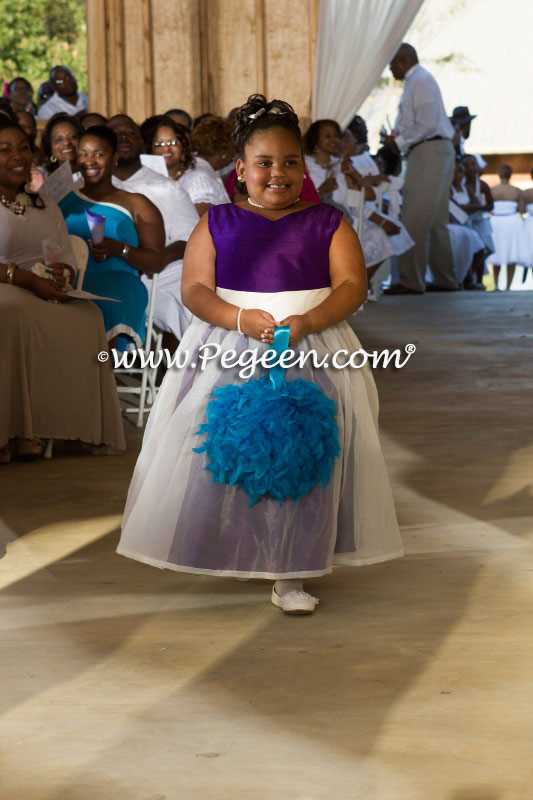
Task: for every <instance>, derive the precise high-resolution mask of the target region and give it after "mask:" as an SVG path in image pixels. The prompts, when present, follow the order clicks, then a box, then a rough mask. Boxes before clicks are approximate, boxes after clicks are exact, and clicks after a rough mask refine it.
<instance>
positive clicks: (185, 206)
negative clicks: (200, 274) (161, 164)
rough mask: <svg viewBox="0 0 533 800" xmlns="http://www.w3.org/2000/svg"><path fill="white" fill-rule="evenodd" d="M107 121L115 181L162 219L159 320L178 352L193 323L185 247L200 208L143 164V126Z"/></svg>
mask: <svg viewBox="0 0 533 800" xmlns="http://www.w3.org/2000/svg"><path fill="white" fill-rule="evenodd" d="M107 124H108V126H109V127H110V128H111V129H112V130H114V131H115V133H116V135H117V139H118V164H117V166H116V168H115V169H114V171H113V185H114V186H116V187H117V188H118V189H124V190H125V191H127V192H135V193H137V194H143V195H145V197H147V198H148V199H149V200H151V201H152V203H153V204H154V205H155V206H157V208H158V209H159V211H160V212H161V216H162V217H163V222H164V224H165V236H166V247H165V264H166V266H165V268H164V269H163V271H162V272H160V273H159V276H158V281H157V295H156V301H155V311H154V322H155V324H156V325H157V326H158V327H159V328H161V329H162V330H163V331H164V332H165V334H164V336H163V346H164V347H167V348H168V349H169V350H170V351H172V352H173V351H174V350H175V349H176V347H177V345H178V342H179V340H180V339H181V338H182V336H183V334H184V332H185V330H186V328H188V326H189V325H190V324H191V321H192V314H191V312H190V311H189V310H188V309H187V308H185V306H184V305H183V303H182V301H181V272H182V268H183V254H184V253H185V246H186V244H187V240H188V239H189V236H190V235H191V233H192V231H193V230H194V228H195V226H196V224H197V222H198V220H199V216H198V212H197V211H196V209H195V207H194V205H193V203H192V201H191V199H190V198H189V196H188V194H187V193H186V192H185V191H184V189H182V187H181V186H180V185H179V183H178V182H176V181H173V180H172V179H171V178H165V176H164V175H160V174H159V173H157V172H154V170H152V169H149V168H148V167H144V166H143V165H142V164H141V153H142V152H143V149H144V148H143V141H142V138H141V133H140V130H139V127H138V126H137V125H136V124H135V122H134V121H133V120H132V119H131V118H130V117H128V116H126V115H125V114H117V115H116V116H114V117H111V119H110V120H109V122H108V123H107ZM142 280H143V282H144V283H145V285H146V287H147V289H148V291H150V290H151V286H152V281H151V280H150V279H149V278H147V277H146V276H142Z"/></svg>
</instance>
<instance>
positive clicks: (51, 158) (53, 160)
mask: <svg viewBox="0 0 533 800" xmlns="http://www.w3.org/2000/svg"><path fill="white" fill-rule="evenodd" d="M50 161H51V162H52V164H55V163H56V162H57V156H50Z"/></svg>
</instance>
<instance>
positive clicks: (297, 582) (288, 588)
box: [274, 578, 303, 597]
mask: <svg viewBox="0 0 533 800" xmlns="http://www.w3.org/2000/svg"><path fill="white" fill-rule="evenodd" d="M302 584H303V581H302V579H301V578H292V579H290V580H283V581H276V582H275V584H274V591H275V592H276V594H277V595H278V597H282V596H283V595H284V594H287V592H292V590H293V589H299V590H300V591H302V589H303V586H302Z"/></svg>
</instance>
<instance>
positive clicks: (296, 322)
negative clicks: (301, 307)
mask: <svg viewBox="0 0 533 800" xmlns="http://www.w3.org/2000/svg"><path fill="white" fill-rule="evenodd" d="M282 325H289V327H290V329H291V333H290V336H289V345H291V344H296V343H297V342H299V341H300V339H303V338H304V336H307V335H308V334H309V333H310V332H311V331H310V329H309V323H308V322H307V318H306V316H305V314H292V316H290V317H285V319H282V320H281V322H279V323H278V326H277V327H280V326H282Z"/></svg>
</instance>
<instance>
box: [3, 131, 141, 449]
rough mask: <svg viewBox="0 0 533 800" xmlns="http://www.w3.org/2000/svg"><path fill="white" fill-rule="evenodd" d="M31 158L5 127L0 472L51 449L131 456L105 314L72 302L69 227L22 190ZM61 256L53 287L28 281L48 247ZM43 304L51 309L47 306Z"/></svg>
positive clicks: (50, 206) (47, 204) (19, 134)
mask: <svg viewBox="0 0 533 800" xmlns="http://www.w3.org/2000/svg"><path fill="white" fill-rule="evenodd" d="M31 165H32V151H31V148H30V145H29V142H28V140H27V138H26V135H25V134H24V132H23V131H22V129H21V128H19V127H18V125H15V124H13V123H10V122H9V121H7V124H4V122H3V121H2V122H1V123H0V196H1V197H2V202H1V203H0V339H1V341H2V347H1V348H0V375H1V376H2V379H1V380H0V463H7V462H8V461H10V460H11V458H12V457H13V456H17V455H18V456H20V457H23V458H38V457H39V456H41V455H42V452H43V449H44V442H43V441H42V438H45V439H74V440H81V441H82V442H86V443H88V444H91V445H106V446H108V447H111V448H114V449H115V450H124V449H125V447H126V444H125V440H124V431H123V428H122V419H121V414H120V406H119V402H118V395H117V390H116V385H115V380H114V377H113V372H112V370H111V369H110V368H109V364H105V363H99V361H98V360H97V358H96V356H97V354H98V353H99V352H100V351H106V350H107V339H106V334H105V328H104V322H103V318H102V314H101V312H100V310H99V309H98V308H97V307H96V306H95V305H94V304H93V303H91V302H88V301H87V300H74V299H70V298H66V296H65V295H64V293H63V291H62V288H61V287H62V286H63V285H64V282H65V276H64V271H65V270H67V271H68V272H69V273H70V279H71V280H72V279H73V275H74V273H75V260H74V256H73V254H72V250H71V248H70V243H69V238H68V233H67V228H66V225H65V221H64V219H63V216H62V214H61V211H60V210H59V208H58V206H57V205H56V204H55V203H54V202H53V201H52V200H51V199H50V198H47V197H46V195H35V194H28V193H27V192H26V191H25V190H24V186H25V184H26V182H27V180H28V178H29V175H30V171H31ZM45 239H53V241H54V243H55V244H56V245H57V246H58V250H60V251H61V259H60V262H58V263H57V264H55V265H53V276H54V279H53V280H51V279H45V278H41V277H38V276H37V275H36V274H34V273H33V272H31V268H32V267H33V266H34V264H36V263H37V262H42V260H43V241H44V240H45ZM47 300H49V301H53V302H46V301H47Z"/></svg>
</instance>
